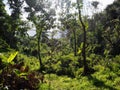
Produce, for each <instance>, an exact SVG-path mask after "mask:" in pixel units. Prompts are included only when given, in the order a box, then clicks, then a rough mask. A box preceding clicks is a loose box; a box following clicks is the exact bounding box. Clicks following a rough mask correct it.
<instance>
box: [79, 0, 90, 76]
mask: <svg viewBox="0 0 120 90" xmlns="http://www.w3.org/2000/svg"><path fill="white" fill-rule="evenodd" d="M77 6H78V13H79V21H80V23H81V25H82V29H83V35H84V38H83V48H82V56H83V64H84V71H83V74H84V75H87V72H88V66H87V62H86V28H85V24H84V23H83V20H82V17H81V10H80V5H79V0H77Z"/></svg>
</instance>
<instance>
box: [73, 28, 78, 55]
mask: <svg viewBox="0 0 120 90" xmlns="http://www.w3.org/2000/svg"><path fill="white" fill-rule="evenodd" d="M73 34H74V56H77V47H76V45H77V44H76V32H75V30H73Z"/></svg>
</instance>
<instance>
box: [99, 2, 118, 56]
mask: <svg viewBox="0 0 120 90" xmlns="http://www.w3.org/2000/svg"><path fill="white" fill-rule="evenodd" d="M119 6H120V2H119V0H116V1H114V3H113V4H111V5H108V6H107V8H106V9H105V12H106V13H105V15H106V19H105V22H101V23H102V24H103V26H104V30H105V31H104V33H103V37H104V39H105V40H106V41H107V42H108V44H106V47H107V48H108V49H109V50H110V54H111V55H113V56H115V55H119V54H120V50H119V49H120V31H119V30H120V26H119V24H120V7H119Z"/></svg>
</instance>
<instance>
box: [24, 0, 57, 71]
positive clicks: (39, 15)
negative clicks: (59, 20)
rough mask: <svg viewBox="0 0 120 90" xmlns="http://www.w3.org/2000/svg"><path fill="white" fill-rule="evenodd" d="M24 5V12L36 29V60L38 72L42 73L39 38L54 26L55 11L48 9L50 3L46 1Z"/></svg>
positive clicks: (28, 1) (29, 1) (32, 0)
mask: <svg viewBox="0 0 120 90" xmlns="http://www.w3.org/2000/svg"><path fill="white" fill-rule="evenodd" d="M26 3H27V4H28V7H25V10H26V11H27V12H29V16H28V19H29V20H30V21H32V23H33V24H34V26H35V28H36V35H37V36H36V37H37V46H38V59H39V61H40V71H41V72H42V70H43V64H42V59H41V37H42V33H43V31H45V30H50V29H51V28H52V27H53V26H54V20H55V18H54V15H55V11H54V10H53V9H50V2H48V1H43V0H40V1H37V0H26ZM46 9H47V10H48V11H47V10H46Z"/></svg>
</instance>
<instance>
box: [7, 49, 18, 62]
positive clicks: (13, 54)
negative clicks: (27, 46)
mask: <svg viewBox="0 0 120 90" xmlns="http://www.w3.org/2000/svg"><path fill="white" fill-rule="evenodd" d="M17 54H18V51H16V52H15V53H12V54H11V55H10V56H9V58H8V59H7V62H8V63H10V62H12V61H13V60H14V58H15V57H16V55H17Z"/></svg>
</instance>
